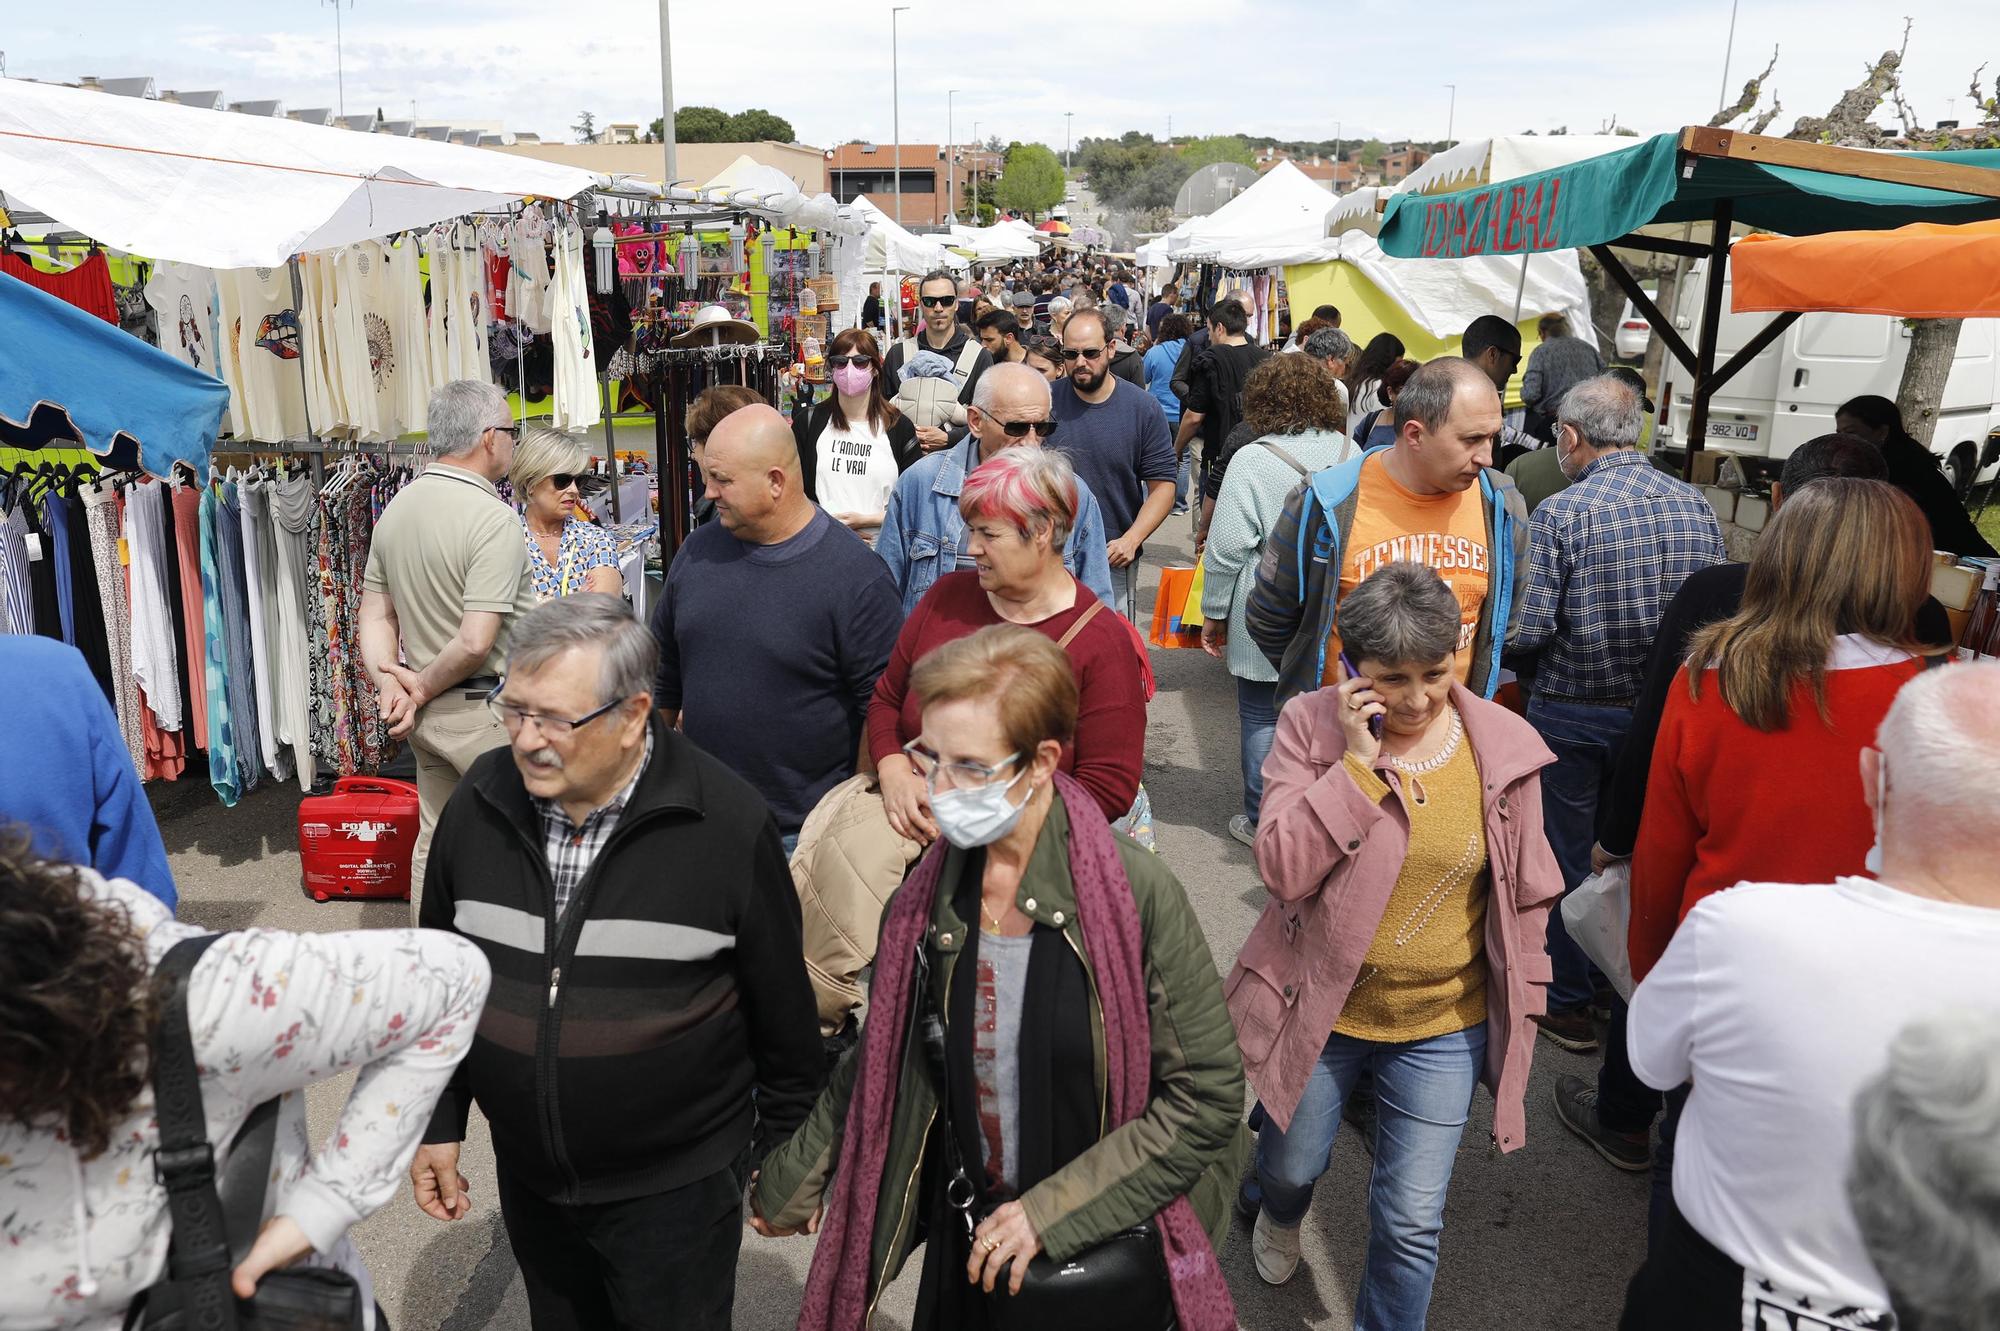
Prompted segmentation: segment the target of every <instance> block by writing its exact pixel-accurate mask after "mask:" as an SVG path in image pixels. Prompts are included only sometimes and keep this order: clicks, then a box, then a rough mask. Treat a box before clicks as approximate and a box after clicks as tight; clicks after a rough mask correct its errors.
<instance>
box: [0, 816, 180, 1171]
mask: <svg viewBox="0 0 2000 1331" xmlns="http://www.w3.org/2000/svg"><path fill="white" fill-rule="evenodd" d="M153 1011H154V1004H153V1000H152V969H151V967H150V966H149V965H148V964H147V961H146V956H145V952H144V949H143V947H142V946H141V944H140V941H139V936H138V934H137V933H136V932H135V931H134V930H133V927H132V920H131V916H130V915H129V914H128V913H127V912H126V911H125V909H124V907H122V906H119V905H116V904H113V903H108V902H103V901H96V900H93V899H91V898H89V897H86V896H84V895H83V893H82V892H80V891H79V890H78V885H77V875H76V871H75V869H74V868H72V867H71V866H69V865H66V864H62V863H60V862H58V861H54V860H49V859H44V858H43V857H41V856H40V855H38V854H36V853H35V851H34V848H33V846H32V844H31V842H30V840H29V837H28V835H27V833H26V832H24V831H23V830H22V829H20V828H18V827H8V828H5V829H0V1115H4V1116H5V1118H6V1119H7V1120H8V1121H11V1122H14V1123H19V1124H20V1125H22V1126H23V1127H31V1128H32V1127H43V1128H46V1127H48V1126H50V1125H56V1126H59V1127H60V1128H62V1129H63V1130H64V1131H66V1132H67V1133H68V1134H69V1139H70V1142H71V1144H72V1145H74V1146H75V1147H76V1149H77V1151H78V1152H79V1153H80V1154H81V1155H82V1156H83V1158H84V1159H86V1160H91V1159H95V1158H96V1157H97V1156H100V1155H102V1154H103V1153H104V1152H105V1150H106V1148H108V1147H109V1146H110V1145H111V1134H112V1132H113V1130H114V1129H116V1128H117V1126H118V1124H119V1122H120V1120H122V1119H123V1118H124V1117H125V1115H126V1113H127V1112H128V1111H129V1110H130V1109H131V1107H132V1104H133V1102H134V1101H135V1100H137V1099H138V1098H139V1093H140V1091H141V1090H143V1089H144V1087H145V1085H146V1079H147V1077H148V1075H149V1074H150V1072H151V1068H152V1046H151V1039H152V1032H153Z"/></svg>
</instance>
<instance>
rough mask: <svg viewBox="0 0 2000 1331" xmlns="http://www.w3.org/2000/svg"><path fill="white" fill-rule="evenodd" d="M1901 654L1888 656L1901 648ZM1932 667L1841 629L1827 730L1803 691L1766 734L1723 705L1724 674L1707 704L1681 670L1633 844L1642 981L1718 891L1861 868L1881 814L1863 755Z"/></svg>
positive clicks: (1634, 942) (1707, 691)
mask: <svg viewBox="0 0 2000 1331" xmlns="http://www.w3.org/2000/svg"><path fill="white" fill-rule="evenodd" d="M1891 655H1893V656H1896V657H1899V658H1900V659H1896V660H1888V659H1886V658H1887V657H1889V656H1891ZM1922 668H1923V667H1922V664H1921V663H1920V662H1918V661H1917V660H1915V659H1914V658H1911V657H1907V656H1902V654H1901V653H1889V652H1886V651H1885V650H1884V649H1882V648H1878V647H1875V646H1873V645H1872V644H1865V645H1857V643H1856V640H1854V639H1849V638H1843V639H1841V640H1840V641H1839V642H1838V643H1837V644H1836V646H1835V648H1834V653H1833V657H1832V660H1831V661H1830V662H1829V667H1828V670H1827V675H1826V706H1827V714H1828V715H1829V716H1830V717H1832V720H1833V724H1832V725H1831V726H1829V725H1828V724H1827V723H1826V722H1824V721H1822V720H1821V719H1820V715H1819V710H1818V708H1817V707H1816V706H1815V704H1814V702H1813V696H1812V690H1811V689H1810V688H1809V687H1808V686H1807V685H1806V684H1805V683H1804V682H1801V683H1800V684H1799V685H1798V686H1797V687H1796V688H1794V689H1793V691H1792V698H1791V709H1790V715H1791V723H1790V725H1789V726H1787V727H1786V728H1785V729H1783V730H1779V731H1775V732H1772V733H1769V734H1766V733H1765V732H1763V731H1760V730H1755V729H1753V728H1751V727H1750V726H1749V725H1746V724H1745V723H1744V721H1743V720H1742V718H1740V717H1738V716H1737V715H1736V713H1735V712H1733V711H1731V710H1730V709H1729V705H1728V704H1727V703H1725V702H1723V701H1722V687H1721V683H1720V679H1719V677H1718V676H1717V674H1716V672H1715V671H1714V670H1712V669H1711V670H1710V671H1709V672H1708V677H1707V678H1706V679H1704V680H1703V681H1702V690H1701V700H1700V701H1699V702H1696V701H1694V700H1692V699H1690V698H1689V697H1688V684H1687V668H1686V667H1685V666H1683V667H1682V668H1681V671H1680V673H1679V674H1678V675H1676V676H1675V677H1674V683H1673V689H1672V691H1671V692H1670V693H1669V694H1668V695H1667V707H1666V711H1665V713H1664V714H1663V715H1662V716H1661V718H1660V735H1659V739H1658V741H1657V742H1656V744H1655V747H1654V749H1653V766H1652V773H1651V775H1650V776H1649V777H1648V778H1647V781H1646V808H1645V813H1644V814H1643V815H1642V816H1641V818H1640V820H1639V838H1638V842H1637V844H1636V845H1635V846H1634V848H1633V851H1632V920H1631V924H1630V926H1629V929H1628V932H1627V935H1626V942H1627V945H1628V946H1629V947H1630V949H1631V955H1632V977H1633V979H1635V980H1642V979H1644V978H1645V977H1646V972H1648V971H1650V970H1651V969H1652V968H1653V966H1654V965H1655V963H1657V962H1658V961H1659V959H1660V957H1661V955H1662V954H1664V953H1665V952H1666V950H1667V944H1668V943H1669V942H1671V941H1672V940H1673V936H1674V929H1675V928H1676V927H1677V926H1678V925H1679V924H1680V922H1681V920H1683V919H1685V918H1686V916H1687V913H1688V912H1689V911H1690V910H1693V909H1694V906H1695V903H1696V902H1698V901H1700V900H1701V899H1702V898H1703V897H1705V896H1707V895H1709V894H1710V893H1712V892H1719V891H1721V890H1722V889H1723V888H1726V887H1734V886H1735V885H1736V884H1738V883H1745V882H1748V883H1768V882H1777V883H1830V882H1832V881H1833V880H1834V879H1835V878H1837V877H1839V876H1841V875H1843V874H1858V873H1861V872H1862V871H1863V868H1862V861H1863V860H1864V859H1866V858H1867V855H1868V848H1869V846H1870V845H1872V844H1873V843H1874V840H1875V830H1874V820H1873V819H1872V818H1871V816H1870V815H1869V812H1868V805H1867V803H1866V802H1865V801H1864V800H1863V798H1862V793H1861V767H1860V755H1861V750H1862V749H1863V748H1866V747H1867V746H1869V745H1871V744H1873V743H1874V742H1875V732H1876V730H1877V729H1878V728H1879V727H1880V726H1881V724H1882V718H1883V717H1884V716H1886V715H1887V714H1888V711H1889V704H1890V703H1892V702H1894V701H1895V698H1896V691H1897V690H1898V689H1900V688H1902V687H1903V685H1904V683H1905V682H1907V681H1908V680H1909V679H1910V678H1911V677H1912V676H1913V675H1915V674H1916V673H1917V672H1918V671H1919V670H1921V669H1922Z"/></svg>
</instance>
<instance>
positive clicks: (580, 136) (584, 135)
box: [570, 111, 597, 143]
mask: <svg viewBox="0 0 2000 1331" xmlns="http://www.w3.org/2000/svg"><path fill="white" fill-rule="evenodd" d="M570 132H571V133H573V134H575V135H576V141H577V142H578V143H595V142H597V117H596V116H594V115H592V114H591V113H590V112H588V111H581V112H578V113H577V117H576V123H575V124H574V125H571V126H570Z"/></svg>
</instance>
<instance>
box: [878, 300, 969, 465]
mask: <svg viewBox="0 0 2000 1331" xmlns="http://www.w3.org/2000/svg"><path fill="white" fill-rule="evenodd" d="M917 306H918V312H919V313H920V314H921V315H922V316H923V320H924V331H923V335H922V337H921V338H917V337H904V338H898V339H897V340H896V343H895V345H894V346H892V347H890V348H889V354H888V356H886V357H885V358H884V359H883V366H882V392H883V395H884V396H886V397H894V396H896V390H897V389H898V388H899V387H901V385H902V371H903V364H904V362H905V361H907V360H909V358H910V357H912V356H914V355H916V354H917V353H918V352H919V351H935V352H936V353H937V354H938V355H940V356H943V357H944V358H945V359H946V360H948V361H950V362H951V364H952V374H951V378H952V382H953V383H955V384H957V385H958V389H959V393H958V400H959V401H960V402H961V403H963V404H967V405H969V404H970V403H971V402H972V391H973V389H974V388H976V387H977V386H978V384H979V377H980V376H981V375H983V374H985V373H986V371H987V368H988V367H989V366H991V365H992V364H993V357H992V355H991V354H990V353H989V352H988V351H987V350H986V348H985V347H983V346H981V345H980V344H979V339H978V338H977V337H975V336H974V335H973V333H972V330H971V329H970V328H968V327H967V326H966V324H965V323H964V322H963V321H961V320H960V319H959V317H958V281H957V279H956V278H954V277H952V275H951V274H950V273H942V272H937V273H930V274H927V275H926V276H925V277H924V280H923V281H922V282H921V283H920V284H919V285H918V287H917ZM917 442H918V443H920V444H922V445H923V447H924V451H925V452H927V453H934V452H936V451H937V450H938V449H940V448H943V447H944V446H945V445H946V444H947V443H949V442H950V441H949V439H948V438H947V437H946V435H945V432H944V431H943V430H942V429H939V428H937V427H936V426H928V425H927V426H922V427H920V428H919V429H918V430H917Z"/></svg>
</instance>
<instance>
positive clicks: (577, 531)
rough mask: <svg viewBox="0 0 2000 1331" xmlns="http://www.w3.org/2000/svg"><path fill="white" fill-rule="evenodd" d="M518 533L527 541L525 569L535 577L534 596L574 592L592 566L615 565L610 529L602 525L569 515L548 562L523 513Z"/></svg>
mask: <svg viewBox="0 0 2000 1331" xmlns="http://www.w3.org/2000/svg"><path fill="white" fill-rule="evenodd" d="M521 534H522V537H523V539H525V540H526V541H527V543H528V572H529V574H530V575H531V576H532V577H533V578H534V580H535V600H536V601H537V602H541V601H549V600H553V599H555V598H556V597H558V596H574V595H575V594H576V593H578V592H580V591H582V590H583V584H584V579H585V578H587V577H588V576H589V575H590V570H592V569H594V568H608V569H614V570H615V569H616V568H617V567H618V554H617V551H616V550H615V549H614V548H613V543H612V539H611V533H610V532H608V531H606V530H604V528H602V527H594V526H592V525H591V524H590V523H588V522H583V521H580V520H578V519H576V518H571V519H570V520H569V521H568V522H566V523H564V524H563V533H562V544H561V545H560V546H559V547H557V549H556V563H555V565H551V564H550V563H549V560H548V556H547V555H545V554H543V553H542V543H541V542H540V541H537V540H536V539H535V538H534V536H533V534H532V533H530V532H529V531H528V518H527V515H526V514H523V515H522V517H521Z"/></svg>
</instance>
